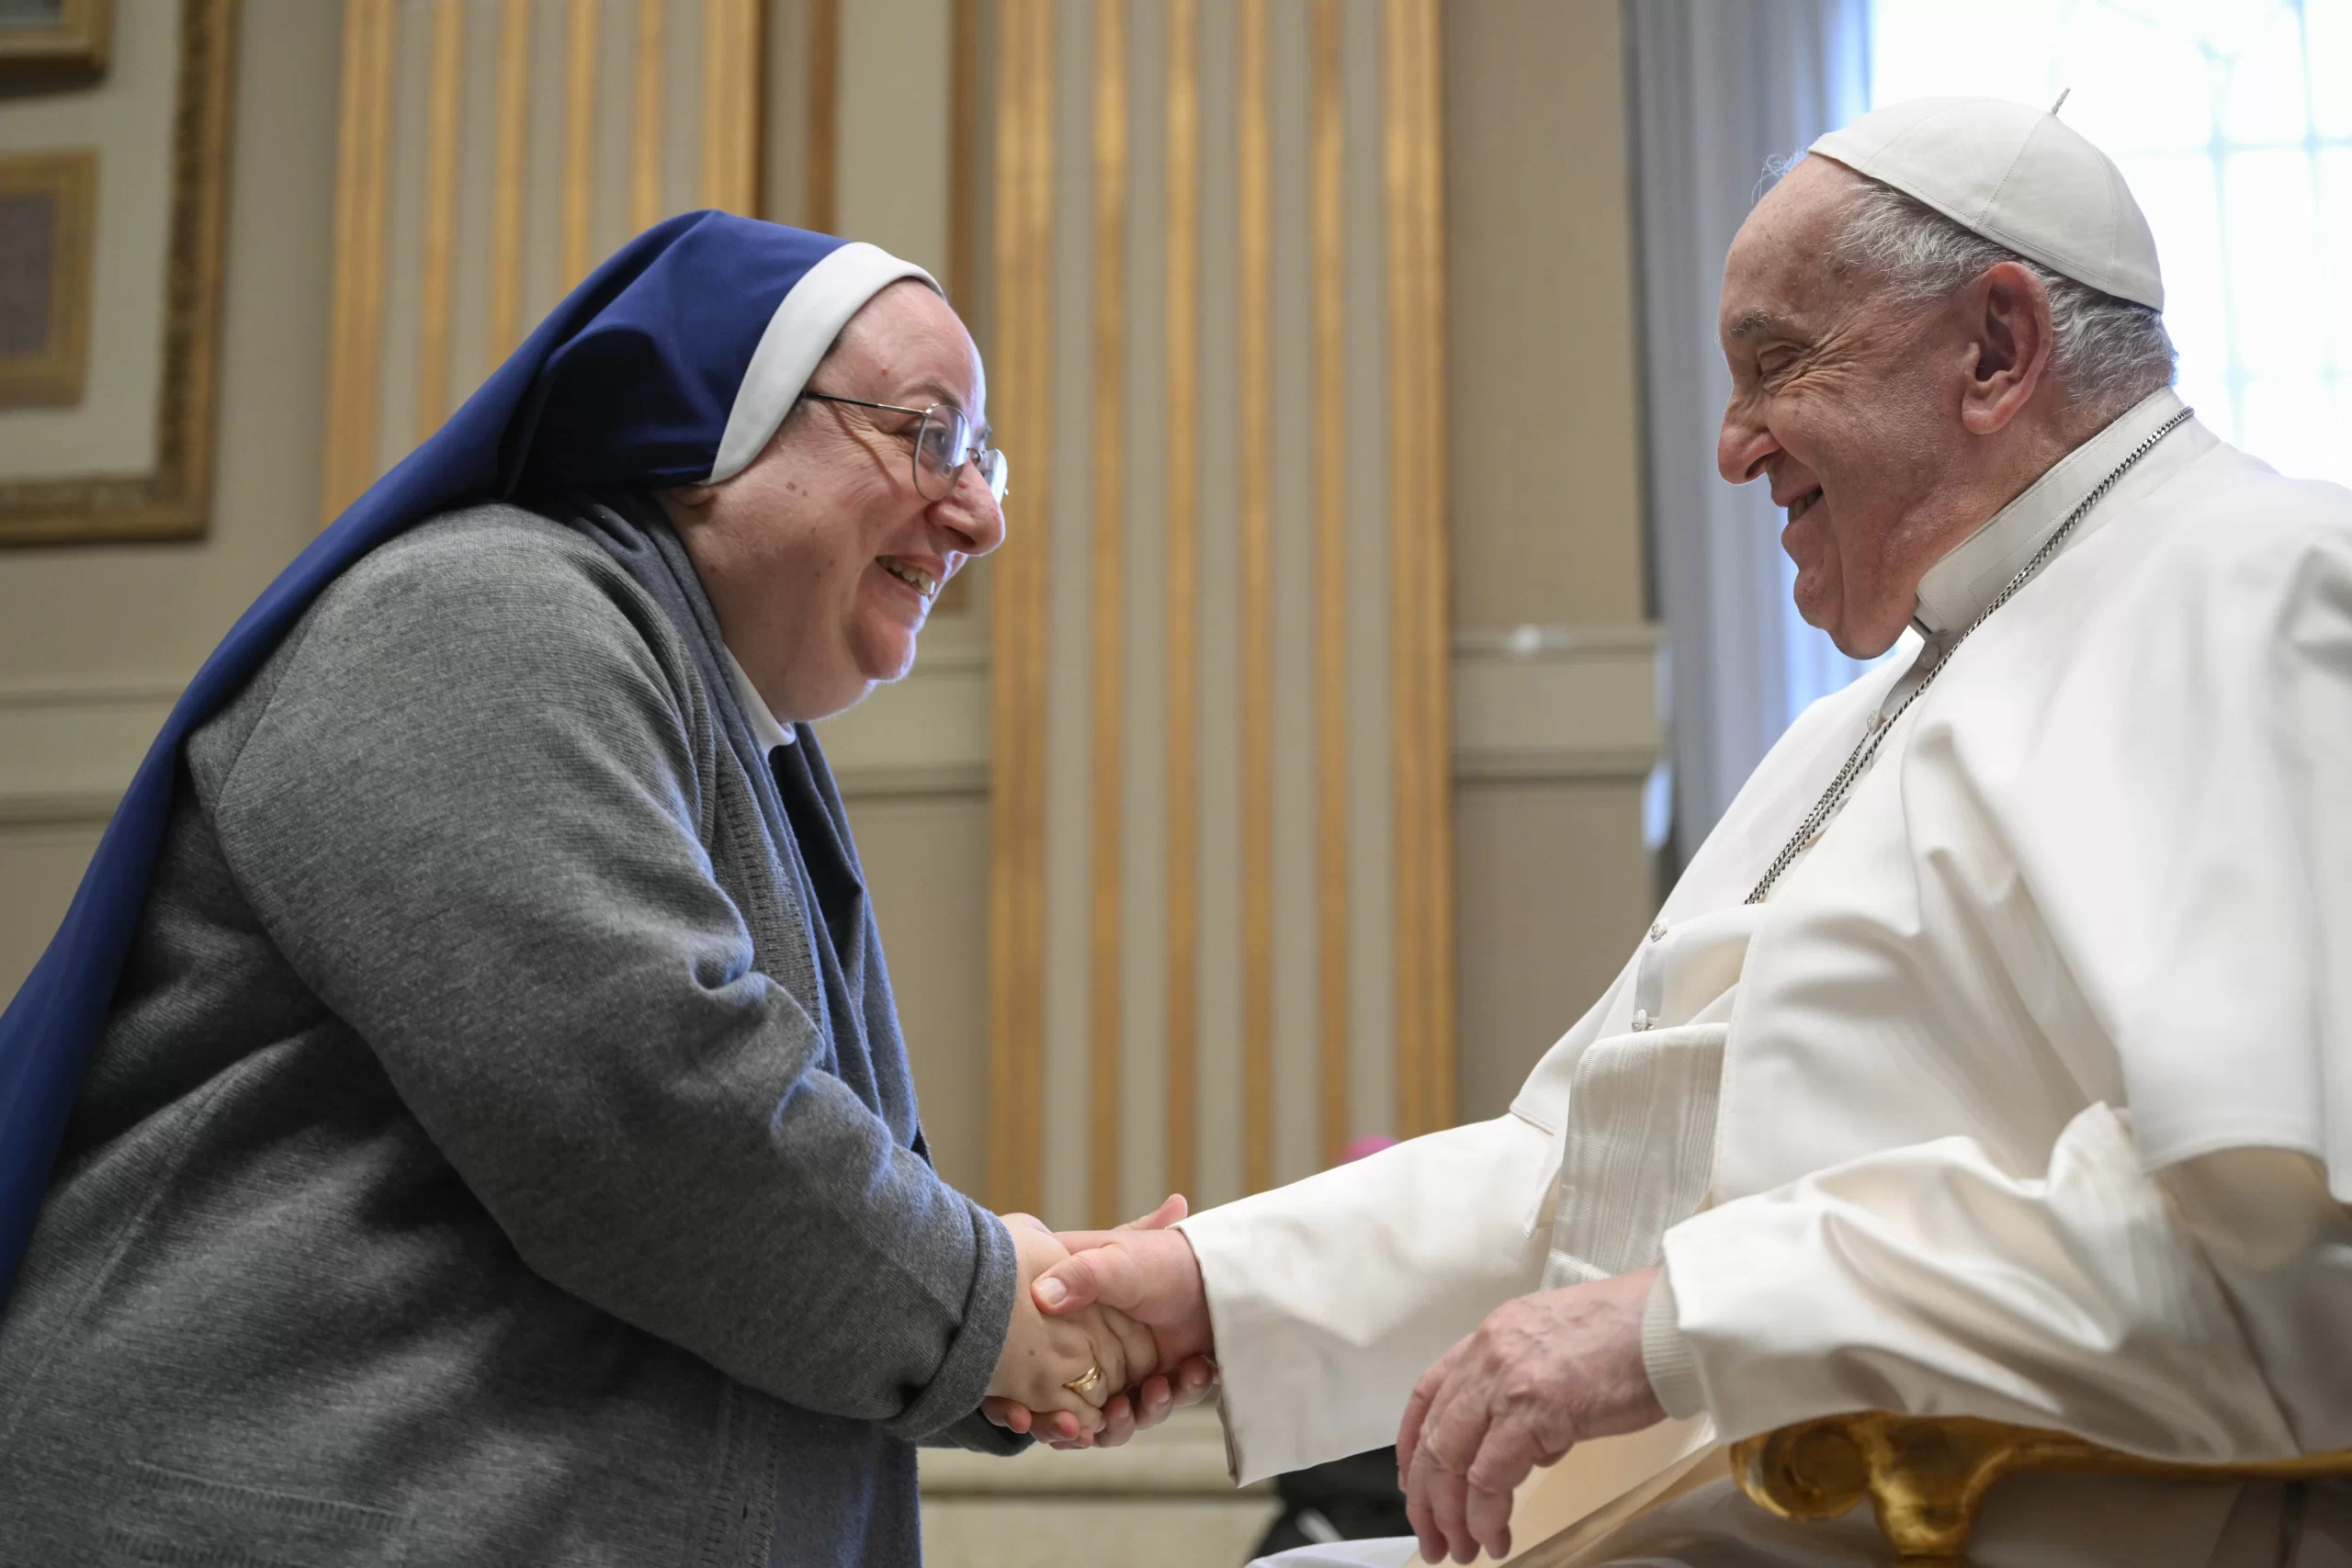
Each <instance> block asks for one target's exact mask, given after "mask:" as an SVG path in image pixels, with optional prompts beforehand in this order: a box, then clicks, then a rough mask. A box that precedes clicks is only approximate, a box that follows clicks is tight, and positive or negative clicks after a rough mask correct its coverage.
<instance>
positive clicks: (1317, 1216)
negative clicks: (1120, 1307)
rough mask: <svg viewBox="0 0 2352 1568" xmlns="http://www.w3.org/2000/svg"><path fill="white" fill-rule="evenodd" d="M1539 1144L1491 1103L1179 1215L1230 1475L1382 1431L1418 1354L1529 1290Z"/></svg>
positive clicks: (1387, 1430) (1391, 1435)
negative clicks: (1359, 1154)
mask: <svg viewBox="0 0 2352 1568" xmlns="http://www.w3.org/2000/svg"><path fill="white" fill-rule="evenodd" d="M1554 1157H1555V1146H1554V1140H1553V1137H1552V1134H1549V1133H1546V1132H1545V1131H1544V1130H1543V1129H1542V1128H1540V1127H1538V1126H1536V1125H1535V1124H1534V1123H1533V1122H1529V1121H1526V1120H1524V1119H1522V1118H1521V1117H1519V1116H1499V1117H1497V1118H1496V1119H1495V1120H1494V1121H1491V1122H1474V1123H1472V1124H1471V1125H1469V1126H1466V1127H1456V1128H1453V1129H1452V1130H1450V1131H1448V1132H1443V1133H1432V1134H1429V1135H1428V1136H1426V1137H1421V1138H1415V1139H1413V1140H1412V1141H1411V1142H1409V1143H1405V1144H1400V1145H1397V1146H1396V1147H1395V1148H1392V1149H1386V1150H1384V1151H1383V1152H1381V1153H1379V1154H1376V1155H1374V1156H1371V1157H1370V1158H1368V1159H1363V1160H1358V1161H1356V1162H1355V1163H1354V1164H1352V1165H1344V1166H1340V1167H1338V1168H1334V1169H1331V1170H1327V1171H1324V1172H1322V1173H1321V1174H1320V1175H1317V1176H1310V1177H1308V1178H1307V1179H1306V1180H1304V1181H1298V1182H1294V1183H1293V1184H1292V1185H1290V1186H1288V1187H1281V1188H1276V1189H1275V1190H1272V1191H1270V1192H1261V1193H1259V1194H1258V1195H1257V1196H1256V1197H1253V1198H1245V1199H1243V1200H1242V1201H1239V1202H1238V1203H1227V1204H1225V1205H1223V1206H1222V1207H1219V1208H1215V1209H1210V1210H1207V1211H1205V1212H1204V1213H1200V1214H1196V1215H1194V1216H1193V1218H1191V1219H1189V1220H1186V1221H1184V1222H1183V1224H1182V1227H1181V1228H1182V1230H1183V1232H1184V1234H1185V1235H1186V1236H1187V1237H1189V1238H1190V1239H1191V1241H1192V1244H1193V1252H1194V1253H1195V1254H1196V1255H1197V1256H1198V1257H1199V1258H1200V1262H1201V1280H1202V1283H1203V1285H1204V1287H1205V1288H1206V1291H1207V1293H1208V1303H1209V1318H1210V1321H1211V1324H1212V1325H1213V1326H1214V1328H1215V1331H1216V1358H1217V1363H1218V1369H1219V1372H1220V1382H1221V1384H1222V1393H1221V1395H1220V1397H1221V1398H1222V1399H1223V1401H1224V1406H1225V1430H1226V1442H1227V1453H1228V1457H1229V1459H1230V1461H1231V1464H1232V1468H1233V1472H1234V1479H1235V1481H1236V1482H1237V1483H1245V1484H1246V1483H1249V1482H1251V1481H1256V1480H1258V1479H1260V1478H1261V1477H1264V1476H1269V1475H1277V1474H1280V1473H1281V1472H1283V1471H1288V1470H1297V1469H1300V1468H1302V1467H1304V1466H1306V1465H1310V1464H1320V1463H1322V1462H1323V1461H1326V1460H1332V1459H1338V1458H1340V1457H1341V1456H1342V1455H1346V1454H1351V1453H1361V1452H1363V1450H1366V1449H1376V1448H1381V1447H1383V1446H1385V1445H1386V1444H1388V1443H1392V1442H1395V1441H1396V1440H1397V1421H1398V1420H1399V1419H1400V1418H1401V1417H1402V1416H1403V1415H1404V1411H1405V1402H1406V1400H1407V1399H1408V1398H1409V1397H1410V1396H1411V1394H1412V1392H1413V1384H1414V1382H1416V1381H1417V1380H1418V1379H1419V1377H1420V1375H1421V1373H1422V1372H1423V1371H1427V1370H1428V1368H1429V1366H1430V1363H1431V1362H1432V1361H1434V1360H1436V1359H1438V1358H1439V1357H1440V1356H1442V1355H1443V1354H1444V1353H1445V1352H1446V1351H1447V1350H1449V1349H1451V1348H1453V1344H1454V1341H1456V1340H1458V1339H1460V1338H1461V1337H1463V1336H1464V1335H1465V1334H1468V1333H1469V1332H1470V1331H1471V1330H1472V1329H1474V1328H1476V1327H1477V1326H1478V1325H1479V1323H1480V1322H1481V1321H1483V1320H1484V1319H1485V1317H1486V1315H1487V1313H1489V1312H1491V1311H1493V1310H1494V1308H1495V1307H1496V1306H1498V1305H1499V1304H1500V1303H1503V1302H1505V1301H1508V1300H1510V1298H1511V1297H1513V1296H1520V1295H1524V1294H1526V1293H1527V1292H1530V1291H1532V1290H1533V1289H1535V1287H1536V1284H1537V1281H1538V1280H1540V1279H1541V1277H1542V1275H1543V1272H1544V1232H1543V1227H1541V1226H1539V1225H1538V1224H1536V1220H1537V1217H1538V1210H1539V1209H1540V1208H1541V1206H1542V1204H1543V1201H1544V1192H1545V1190H1546V1189H1547V1188H1548V1186H1549V1185H1550V1179H1551V1175H1552V1170H1553V1161H1554Z"/></svg>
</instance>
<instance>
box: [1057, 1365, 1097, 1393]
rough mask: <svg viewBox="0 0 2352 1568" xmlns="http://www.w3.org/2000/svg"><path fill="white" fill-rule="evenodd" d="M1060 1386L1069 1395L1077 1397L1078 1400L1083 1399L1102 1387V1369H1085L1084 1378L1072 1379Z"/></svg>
mask: <svg viewBox="0 0 2352 1568" xmlns="http://www.w3.org/2000/svg"><path fill="white" fill-rule="evenodd" d="M1062 1386H1063V1387H1064V1388H1066V1389H1068V1390H1069V1391H1070V1393H1074V1394H1076V1395H1078V1397H1079V1398H1080V1399H1084V1398H1085V1397H1086V1396H1087V1395H1088V1394H1090V1393H1093V1392H1094V1391H1095V1390H1096V1389H1098V1388H1100V1387H1102V1386H1103V1369H1102V1368H1100V1367H1089V1368H1087V1369H1086V1375H1085V1376H1084V1377H1082V1378H1072V1379H1070V1380H1069V1382H1066V1383H1064V1384H1062Z"/></svg>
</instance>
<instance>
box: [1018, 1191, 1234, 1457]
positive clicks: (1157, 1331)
mask: <svg viewBox="0 0 2352 1568" xmlns="http://www.w3.org/2000/svg"><path fill="white" fill-rule="evenodd" d="M1184 1213H1185V1204H1184V1200H1183V1199H1182V1197H1170V1198H1169V1199H1168V1200H1167V1201H1165V1202H1163V1203H1161V1204H1160V1205H1159V1208H1157V1209H1155V1210H1153V1211H1152V1212H1151V1213H1148V1214H1147V1215H1145V1216H1144V1217H1143V1218H1141V1219H1139V1220H1133V1221H1130V1222H1128V1223H1127V1224H1125V1225H1122V1226H1120V1227H1119V1228H1117V1229H1116V1230H1107V1231H1064V1232H1062V1233H1061V1234H1060V1235H1059V1236H1058V1237H1057V1240H1059V1241H1060V1242H1061V1243H1062V1244H1063V1245H1064V1246H1066V1247H1069V1251H1070V1256H1069V1258H1066V1259H1064V1260H1062V1261H1060V1262H1058V1263H1057V1264H1056V1265H1055V1266H1054V1267H1053V1268H1051V1269H1048V1270H1046V1272H1045V1273H1044V1274H1043V1275H1042V1276H1040V1277H1039V1278H1038V1280H1036V1282H1035V1285H1034V1286H1033V1287H1032V1292H1031V1294H1032V1296H1033V1298H1034V1300H1035V1304H1036V1306H1037V1307H1038V1309H1039V1310H1040V1312H1041V1313H1043V1314H1045V1315H1046V1316H1048V1317H1061V1316H1066V1315H1069V1314H1075V1313H1084V1312H1088V1311H1093V1310H1099V1309H1100V1308H1102V1307H1110V1308H1115V1309H1117V1311H1118V1313H1119V1314H1121V1315H1122V1316H1124V1317H1126V1318H1131V1319H1133V1320H1135V1321H1136V1322H1138V1323H1141V1324H1142V1325H1145V1327H1146V1328H1148V1330H1149V1332H1150V1334H1151V1337H1152V1341H1153V1350H1154V1353H1155V1356H1156V1359H1157V1365H1158V1368H1159V1371H1158V1372H1157V1373H1156V1374H1155V1375H1152V1376H1149V1377H1146V1378H1142V1379H1141V1380H1140V1382H1139V1383H1138V1384H1137V1385H1136V1386H1134V1387H1125V1386H1122V1388H1121V1390H1120V1392H1119V1393H1117V1394H1116V1395H1115V1396H1114V1397H1113V1398H1112V1400H1111V1401H1110V1402H1109V1403H1108V1404H1105V1405H1104V1406H1103V1413H1102V1414H1103V1422H1102V1425H1101V1426H1100V1427H1094V1428H1089V1429H1087V1430H1086V1431H1084V1432H1083V1433H1080V1432H1075V1431H1070V1430H1068V1429H1067V1428H1066V1427H1063V1428H1058V1429H1048V1428H1047V1427H1046V1425H1045V1424H1044V1423H1042V1422H1035V1417H1034V1416H1033V1413H1032V1412H1031V1411H1029V1410H1027V1409H1025V1408H1023V1406H1022V1405H1021V1404H1019V1403H1018V1402H1016V1401H1012V1400H1005V1399H991V1400H989V1401H988V1402H987V1404H985V1405H984V1406H983V1408H984V1409H986V1411H987V1413H988V1416H989V1420H991V1421H994V1422H995V1423H996V1424H997V1425H998V1426H1000V1427H1007V1428H1009V1429H1011V1430H1012V1431H1015V1432H1026V1431H1029V1430H1031V1429H1032V1427H1033V1424H1034V1425H1035V1427H1036V1428H1037V1435H1038V1437H1039V1438H1042V1439H1044V1440H1045V1441H1046V1442H1048V1443H1051V1444H1053V1445H1054V1446H1055V1447H1057V1448H1110V1447H1114V1446H1116V1445H1117V1444H1120V1443H1123V1442H1125V1441H1126V1440H1127V1438H1130V1437H1133V1436H1134V1435H1135V1434H1136V1432H1138V1431H1141V1430H1143V1429H1145V1428H1148V1427H1155V1426H1158V1425H1159V1423H1160V1422H1162V1421H1164V1420H1166V1419H1167V1418H1168V1416H1169V1415H1170V1413H1171V1412H1173V1411H1175V1410H1178V1409H1181V1408H1182V1407H1183V1406H1185V1405H1188V1404H1198V1403H1199V1402H1200V1401H1201V1400H1203V1399H1204V1398H1206V1397H1207V1395H1208V1392H1209V1389H1210V1387H1211V1386H1212V1385H1213V1384H1214V1383H1215V1382H1216V1368H1215V1366H1214V1365H1213V1364H1212V1363H1211V1362H1210V1360H1209V1359H1208V1356H1209V1352H1210V1349H1211V1345H1210V1337H1209V1318H1208V1304H1207V1297H1206V1295H1205V1294H1204V1292H1203V1290H1202V1287H1201V1269H1200V1265H1199V1263H1198V1262H1197V1261H1195V1260H1194V1258H1193V1247H1192V1243H1190V1242H1188V1241H1186V1240H1185V1239H1184V1238H1183V1235H1182V1233H1181V1232H1176V1231H1171V1230H1169V1229H1168V1228H1167V1227H1168V1226H1170V1225H1172V1224H1175V1223H1176V1222H1177V1221H1179V1220H1181V1219H1182V1218H1183V1217H1184Z"/></svg>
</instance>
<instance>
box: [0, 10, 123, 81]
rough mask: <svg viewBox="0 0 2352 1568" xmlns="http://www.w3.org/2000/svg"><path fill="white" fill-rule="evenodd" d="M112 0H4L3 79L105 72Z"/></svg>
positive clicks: (90, 76)
mask: <svg viewBox="0 0 2352 1568" xmlns="http://www.w3.org/2000/svg"><path fill="white" fill-rule="evenodd" d="M113 40H114V0H0V85H17V84H19V83H25V82H46V83H55V84H58V85H72V84H74V83H80V82H90V81H95V80H96V79H97V78H98V77H100V76H103V75H105V74H106V70H107V46H108V45H109V44H111V43H112V42H113Z"/></svg>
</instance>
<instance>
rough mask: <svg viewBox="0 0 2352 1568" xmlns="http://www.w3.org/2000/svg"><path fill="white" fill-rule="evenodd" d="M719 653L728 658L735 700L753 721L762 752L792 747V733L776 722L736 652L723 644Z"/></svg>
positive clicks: (728, 671)
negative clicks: (738, 659) (745, 672)
mask: <svg viewBox="0 0 2352 1568" xmlns="http://www.w3.org/2000/svg"><path fill="white" fill-rule="evenodd" d="M718 651H719V652H721V653H723V654H725V655H726V656H727V673H728V675H729V677H730V678H731V679H732V680H733V681H734V682H735V698H736V700H737V701H738V702H740V703H741V704H742V705H743V712H744V714H745V715H746V716H749V717H750V719H751V721H752V735H753V736H755V737H757V738H758V739H759V742H760V750H763V751H773V750H775V749H776V748H777V747H779V746H789V745H791V744H792V731H790V730H789V729H786V728H785V727H784V726H782V725H780V724H778V723H777V722H776V721H775V713H774V712H773V711H771V710H770V709H769V707H768V705H767V699H766V698H764V697H763V696H761V695H760V689H759V688H758V687H757V686H754V685H752V678H751V677H750V676H749V675H746V674H744V673H743V666H742V665H741V664H740V663H738V662H737V661H736V659H735V650H734V649H731V648H729V647H728V646H727V645H726V644H725V643H723V642H722V643H720V644H719V645H718Z"/></svg>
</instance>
